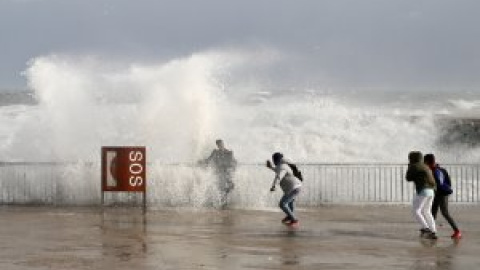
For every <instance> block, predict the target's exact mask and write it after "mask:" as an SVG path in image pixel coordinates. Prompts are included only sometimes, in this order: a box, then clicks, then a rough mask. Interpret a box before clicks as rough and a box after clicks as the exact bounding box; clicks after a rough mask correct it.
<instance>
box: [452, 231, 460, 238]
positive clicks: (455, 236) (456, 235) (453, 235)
mask: <svg viewBox="0 0 480 270" xmlns="http://www.w3.org/2000/svg"><path fill="white" fill-rule="evenodd" d="M451 238H452V239H460V238H462V233H461V232H460V231H455V232H454V233H453V234H452V236H451Z"/></svg>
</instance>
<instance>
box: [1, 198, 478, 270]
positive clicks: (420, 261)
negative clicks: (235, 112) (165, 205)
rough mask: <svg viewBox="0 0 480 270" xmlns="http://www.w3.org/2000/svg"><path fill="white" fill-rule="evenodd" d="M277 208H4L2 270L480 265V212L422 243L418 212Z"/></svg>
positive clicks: (455, 211)
mask: <svg viewBox="0 0 480 270" xmlns="http://www.w3.org/2000/svg"><path fill="white" fill-rule="evenodd" d="M299 215H300V218H301V227H300V228H299V229H298V230H295V231H291V230H289V229H287V228H286V227H285V226H283V225H282V224H281V223H280V219H281V218H282V217H283V216H282V214H281V213H280V212H276V211H246V210H225V211H216V210H185V209H184V210H178V209H177V210H175V209H170V210H149V211H148V212H147V214H146V216H143V215H142V213H141V211H140V210H138V209H132V208H130V209H129V208H106V209H104V211H101V210H99V209H97V208H54V207H11V206H9V207H6V206H5V207H2V208H0V269H5V270H17V269H22V270H24V269H55V270H57V269H62V270H63V269H116V270H121V269H134V270H143V269H445V270H447V269H479V267H480V206H462V207H453V208H452V215H453V216H454V218H456V219H457V222H458V224H459V225H460V226H461V228H462V229H463V231H464V235H465V236H464V238H463V239H462V240H461V241H460V242H457V243H456V242H454V241H452V240H451V239H450V237H449V236H450V234H451V230H450V228H449V226H448V224H447V223H445V221H443V219H441V218H440V219H439V223H440V224H443V226H440V227H439V236H440V237H439V239H438V241H436V242H431V241H429V240H423V241H422V240H420V239H419V238H418V226H417V225H416V224H415V223H414V222H413V218H412V217H411V215H410V207H408V206H356V207H352V206H325V207H319V208H315V209H307V210H302V211H300V213H299Z"/></svg>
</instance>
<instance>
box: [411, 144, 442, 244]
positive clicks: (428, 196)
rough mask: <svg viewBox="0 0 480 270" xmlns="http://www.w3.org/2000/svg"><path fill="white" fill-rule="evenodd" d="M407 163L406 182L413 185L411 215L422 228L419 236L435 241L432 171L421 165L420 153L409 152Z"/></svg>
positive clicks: (433, 181) (421, 156)
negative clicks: (414, 192)
mask: <svg viewBox="0 0 480 270" xmlns="http://www.w3.org/2000/svg"><path fill="white" fill-rule="evenodd" d="M408 161H409V164H408V169H407V174H406V180H407V181H409V182H413V183H414V184H415V190H416V196H415V197H414V199H413V214H414V216H415V218H416V219H417V221H418V223H420V225H421V226H422V228H421V229H420V236H421V237H425V238H428V239H437V234H436V233H437V228H436V225H435V219H434V218H433V215H432V203H433V198H434V196H435V179H434V178H433V175H432V171H431V170H430V169H429V168H428V167H427V165H425V164H424V163H423V155H422V153H421V152H418V151H412V152H410V153H409V154H408Z"/></svg>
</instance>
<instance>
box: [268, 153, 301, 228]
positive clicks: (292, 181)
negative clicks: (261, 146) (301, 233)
mask: <svg viewBox="0 0 480 270" xmlns="http://www.w3.org/2000/svg"><path fill="white" fill-rule="evenodd" d="M272 160H273V164H274V165H275V166H272V164H271V163H270V160H268V161H267V167H268V168H270V169H272V170H273V171H274V172H275V178H274V179H273V183H272V187H271V189H270V191H272V192H273V191H275V186H276V185H277V182H279V181H280V187H281V188H282V190H283V196H282V198H281V199H280V203H279V206H280V208H281V209H282V211H283V212H284V213H285V214H286V217H285V218H284V219H283V220H282V222H283V223H284V224H287V225H290V226H298V225H299V223H298V219H297V218H296V217H295V214H294V202H295V198H296V197H297V196H298V194H299V193H300V188H301V186H302V182H301V181H300V179H298V178H297V177H295V176H294V175H293V171H292V169H291V167H290V166H289V163H288V161H287V160H286V159H285V158H284V157H283V155H282V154H281V153H275V154H273V155H272Z"/></svg>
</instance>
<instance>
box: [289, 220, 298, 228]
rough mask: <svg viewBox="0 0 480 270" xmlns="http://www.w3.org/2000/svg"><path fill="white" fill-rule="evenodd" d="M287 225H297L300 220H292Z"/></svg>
mask: <svg viewBox="0 0 480 270" xmlns="http://www.w3.org/2000/svg"><path fill="white" fill-rule="evenodd" d="M288 225H289V226H292V227H298V226H299V225H300V222H298V220H292V221H290V223H289V224H288Z"/></svg>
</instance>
